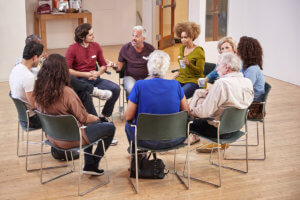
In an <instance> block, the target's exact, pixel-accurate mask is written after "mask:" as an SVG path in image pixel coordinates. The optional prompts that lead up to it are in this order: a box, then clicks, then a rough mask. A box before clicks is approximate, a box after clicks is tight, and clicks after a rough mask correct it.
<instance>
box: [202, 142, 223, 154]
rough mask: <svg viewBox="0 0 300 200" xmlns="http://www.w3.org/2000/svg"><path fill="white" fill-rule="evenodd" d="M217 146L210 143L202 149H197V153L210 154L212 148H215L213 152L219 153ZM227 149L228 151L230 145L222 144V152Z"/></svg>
mask: <svg viewBox="0 0 300 200" xmlns="http://www.w3.org/2000/svg"><path fill="white" fill-rule="evenodd" d="M217 146H218V145H217V144H216V143H208V144H206V145H204V146H202V147H201V148H199V149H197V152H198V153H210V152H211V149H212V147H214V148H213V152H215V151H218V148H217ZM225 148H226V149H228V148H229V144H221V150H224V149H225Z"/></svg>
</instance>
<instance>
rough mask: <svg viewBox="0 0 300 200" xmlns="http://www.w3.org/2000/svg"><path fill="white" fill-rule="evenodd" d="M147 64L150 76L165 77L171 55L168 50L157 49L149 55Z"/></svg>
mask: <svg viewBox="0 0 300 200" xmlns="http://www.w3.org/2000/svg"><path fill="white" fill-rule="evenodd" d="M147 66H148V71H149V75H150V76H159V77H164V76H165V75H166V72H167V70H168V68H169V66H170V56H169V55H168V54H167V53H166V52H163V51H160V50H155V51H153V52H152V53H151V54H150V55H149V57H148V64H147Z"/></svg>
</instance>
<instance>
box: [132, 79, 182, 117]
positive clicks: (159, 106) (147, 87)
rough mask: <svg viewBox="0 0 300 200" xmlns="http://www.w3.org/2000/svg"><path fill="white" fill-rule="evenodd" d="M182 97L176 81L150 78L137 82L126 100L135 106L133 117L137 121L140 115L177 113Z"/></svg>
mask: <svg viewBox="0 0 300 200" xmlns="http://www.w3.org/2000/svg"><path fill="white" fill-rule="evenodd" d="M183 97H184V92H183V90H182V88H181V86H180V84H179V82H178V81H176V80H166V79H162V78H152V79H147V80H139V81H137V82H136V83H135V85H134V87H133V88H132V90H131V92H130V95H129V97H128V99H129V100H130V101H131V102H133V103H134V104H137V107H138V108H137V113H136V116H135V119H137V116H138V115H139V114H140V113H149V114H171V113H176V112H179V111H180V101H181V100H182V98H183ZM135 121H136V120H135Z"/></svg>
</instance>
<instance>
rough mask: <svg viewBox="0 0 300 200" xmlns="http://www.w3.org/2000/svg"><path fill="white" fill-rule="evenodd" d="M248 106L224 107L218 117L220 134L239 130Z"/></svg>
mask: <svg viewBox="0 0 300 200" xmlns="http://www.w3.org/2000/svg"><path fill="white" fill-rule="evenodd" d="M247 111H248V108H245V109H238V108H233V107H229V108H226V109H225V110H224V112H223V114H222V115H221V118H220V135H222V134H226V133H232V132H235V131H239V130H241V129H242V128H243V126H244V125H245V123H246V115H247Z"/></svg>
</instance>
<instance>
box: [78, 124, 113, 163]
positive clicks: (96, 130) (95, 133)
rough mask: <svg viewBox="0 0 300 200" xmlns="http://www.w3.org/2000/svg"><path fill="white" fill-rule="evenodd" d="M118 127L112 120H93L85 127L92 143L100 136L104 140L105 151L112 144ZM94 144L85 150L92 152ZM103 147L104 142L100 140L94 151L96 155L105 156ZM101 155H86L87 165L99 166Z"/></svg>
mask: <svg viewBox="0 0 300 200" xmlns="http://www.w3.org/2000/svg"><path fill="white" fill-rule="evenodd" d="M115 130H116V127H115V126H114V124H113V123H110V122H102V123H101V122H93V123H90V124H87V127H86V128H85V132H86V136H87V137H88V139H89V141H90V142H91V143H92V142H94V141H96V140H98V139H100V138H102V139H103V140H104V147H105V151H106V150H107V149H108V147H109V146H110V144H111V141H112V140H113V138H114V135H115ZM92 150H93V146H90V147H89V148H86V149H85V150H84V151H85V152H87V153H90V154H92ZM103 154H104V152H103V148H102V142H101V141H100V142H99V143H98V145H97V148H96V150H95V152H94V155H98V156H103ZM100 159H101V158H99V157H96V156H91V155H87V154H85V155H84V161H85V165H89V166H93V167H95V168H98V165H99V162H100Z"/></svg>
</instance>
